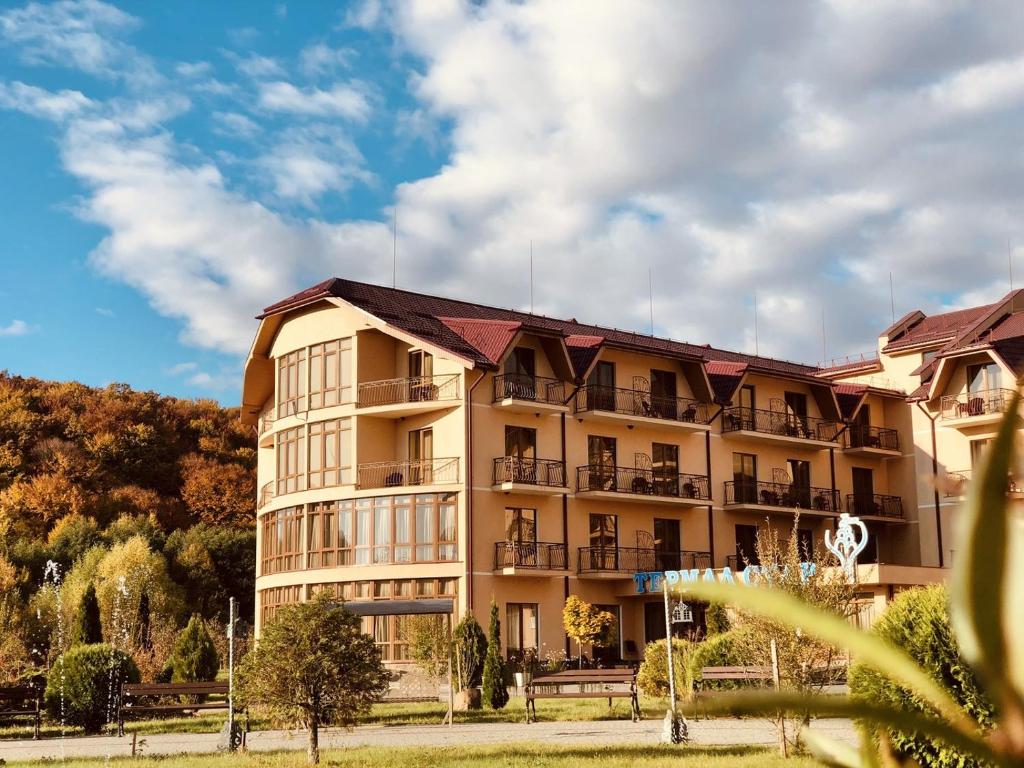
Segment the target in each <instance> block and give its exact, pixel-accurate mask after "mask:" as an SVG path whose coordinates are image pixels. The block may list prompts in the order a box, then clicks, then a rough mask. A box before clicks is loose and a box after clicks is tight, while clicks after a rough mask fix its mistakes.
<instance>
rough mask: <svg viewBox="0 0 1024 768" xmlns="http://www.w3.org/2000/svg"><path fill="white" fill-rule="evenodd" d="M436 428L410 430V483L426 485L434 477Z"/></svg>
mask: <svg viewBox="0 0 1024 768" xmlns="http://www.w3.org/2000/svg"><path fill="white" fill-rule="evenodd" d="M433 459H434V430H432V429H411V430H409V477H408V481H409V485H424V484H429V483H431V482H433V478H434V465H433Z"/></svg>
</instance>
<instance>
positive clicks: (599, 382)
mask: <svg viewBox="0 0 1024 768" xmlns="http://www.w3.org/2000/svg"><path fill="white" fill-rule="evenodd" d="M587 387H588V388H589V391H590V396H591V398H592V400H591V403H590V405H591V407H592V408H596V409H597V410H599V411H614V410H615V363H609V362H607V361H606V360H601V361H599V362H598V363H597V365H595V366H594V370H592V371H591V372H590V376H588V377H587Z"/></svg>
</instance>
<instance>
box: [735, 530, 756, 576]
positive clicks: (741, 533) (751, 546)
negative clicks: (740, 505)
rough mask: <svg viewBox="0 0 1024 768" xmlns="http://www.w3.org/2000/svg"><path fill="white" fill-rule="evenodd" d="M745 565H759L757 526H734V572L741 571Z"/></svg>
mask: <svg viewBox="0 0 1024 768" xmlns="http://www.w3.org/2000/svg"><path fill="white" fill-rule="evenodd" d="M747 564H750V565H760V564H761V560H760V558H759V557H758V556H757V526H756V525H737V526H736V570H739V571H742V570H743V569H744V568H745V567H746V566H747Z"/></svg>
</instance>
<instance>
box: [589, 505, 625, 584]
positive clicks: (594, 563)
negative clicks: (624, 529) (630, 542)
mask: <svg viewBox="0 0 1024 768" xmlns="http://www.w3.org/2000/svg"><path fill="white" fill-rule="evenodd" d="M618 547H619V517H618V515H596V514H591V515H590V566H591V570H597V571H616V570H618V554H619V550H618Z"/></svg>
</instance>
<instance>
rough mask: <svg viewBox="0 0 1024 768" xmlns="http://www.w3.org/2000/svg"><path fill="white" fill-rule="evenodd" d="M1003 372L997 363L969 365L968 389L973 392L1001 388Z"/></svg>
mask: <svg viewBox="0 0 1024 768" xmlns="http://www.w3.org/2000/svg"><path fill="white" fill-rule="evenodd" d="M1001 381H1002V372H1001V371H1000V368H999V366H998V365H996V364H995V363H987V364H985V365H969V366H967V391H968V392H970V393H971V394H974V393H976V392H984V391H985V390H988V389H999V387H1000V386H1001V384H1000V382H1001Z"/></svg>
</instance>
